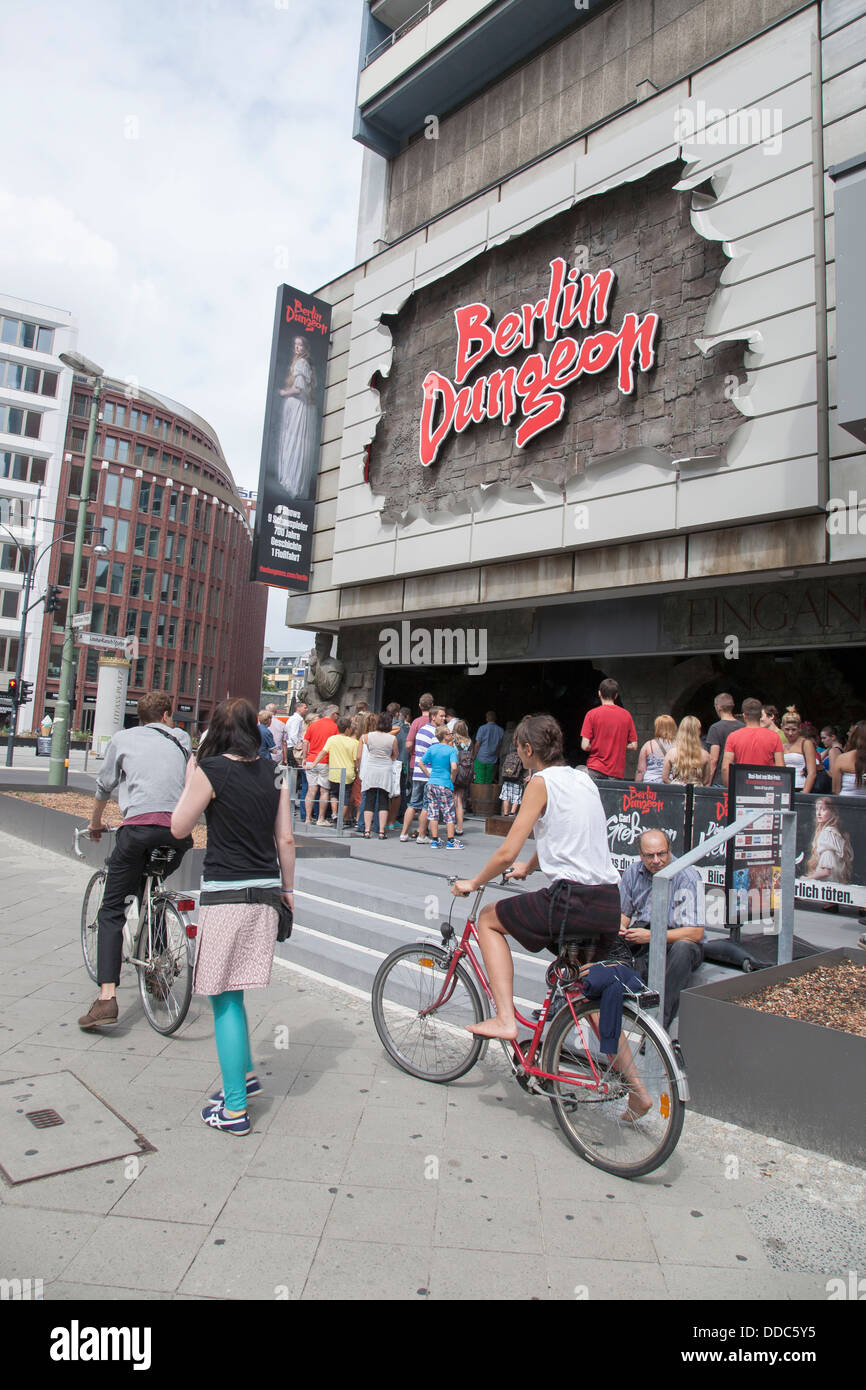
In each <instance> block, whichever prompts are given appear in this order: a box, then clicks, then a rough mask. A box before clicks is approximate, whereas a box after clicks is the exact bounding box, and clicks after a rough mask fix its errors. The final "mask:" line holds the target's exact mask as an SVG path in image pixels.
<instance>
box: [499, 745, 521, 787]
mask: <svg viewBox="0 0 866 1390" xmlns="http://www.w3.org/2000/svg"><path fill="white" fill-rule="evenodd" d="M522 772H523V763H522V762H521V761H520V754H519V753H518V751H517V749H516V748H512V750H511V752H510V753H509V754H508V755H507V756H506V759H505V762H504V763H503V764H502V771H501V773H500V776H501V778H502V780H503V782H516V781H517V779H518V777H520V776H521V774H522Z"/></svg>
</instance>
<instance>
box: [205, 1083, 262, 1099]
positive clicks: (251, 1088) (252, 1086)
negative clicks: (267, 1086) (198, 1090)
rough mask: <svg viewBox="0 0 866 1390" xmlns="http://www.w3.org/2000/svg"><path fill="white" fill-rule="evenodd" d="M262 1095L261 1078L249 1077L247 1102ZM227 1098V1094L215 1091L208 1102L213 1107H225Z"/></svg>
mask: <svg viewBox="0 0 866 1390" xmlns="http://www.w3.org/2000/svg"><path fill="white" fill-rule="evenodd" d="M261 1094H262V1083H261V1081H259V1078H258V1077H257V1076H248V1077H247V1100H251V1099H252V1098H253V1096H260V1095H261ZM225 1098H226V1093H225V1091H214V1093H213V1095H212V1096H208V1101H209V1103H210V1104H211V1105H224V1104H225Z"/></svg>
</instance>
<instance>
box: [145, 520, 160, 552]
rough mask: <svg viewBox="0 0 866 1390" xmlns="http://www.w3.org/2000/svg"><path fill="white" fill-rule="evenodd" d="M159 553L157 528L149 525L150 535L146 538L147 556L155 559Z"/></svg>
mask: <svg viewBox="0 0 866 1390" xmlns="http://www.w3.org/2000/svg"><path fill="white" fill-rule="evenodd" d="M158 554H159V530H158V528H157V527H156V526H151V528H150V535H149V536H148V538H147V558H148V560H155V559H156V557H157V555H158Z"/></svg>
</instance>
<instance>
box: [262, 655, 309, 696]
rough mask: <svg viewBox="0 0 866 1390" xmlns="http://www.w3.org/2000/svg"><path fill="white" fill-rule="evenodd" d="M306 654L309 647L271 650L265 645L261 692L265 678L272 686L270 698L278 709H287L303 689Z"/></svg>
mask: <svg viewBox="0 0 866 1390" xmlns="http://www.w3.org/2000/svg"><path fill="white" fill-rule="evenodd" d="M308 655H309V649H308V650H307V651H304V652H272V651H271V649H270V647H265V659H264V661H263V663H262V693H263V694H264V693H265V681H266V680H267V681H269V682H270V683H271V685H273V687H274V690H273V694H272V695H271V699H272V700H273V702H274V704H275V705H276V706H277V708H278V709H283V708H285V709H288V707H289V705H290V704H291V703H292V700H293V699H294V698H295V697H296V696H298V695H300V693H301V691H302V690H303V688H304V686H305V684H306V681H307V656H308Z"/></svg>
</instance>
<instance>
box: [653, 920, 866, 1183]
mask: <svg viewBox="0 0 866 1390" xmlns="http://www.w3.org/2000/svg"><path fill="white" fill-rule="evenodd" d="M846 960H852V961H855V962H856V963H857V964H858V965H862V964H864V963H866V952H864V951H861V950H858V949H857V948H856V947H851V946H846V947H843V948H842V949H840V950H836V951H823V952H821V954H819V955H815V956H809V957H808V958H806V959H804V960H798V961H792V962H791V964H789V965H775V966H771V967H770V968H769V969H767V970H760V971H758V972H757V973H755V974H750V975H739V976H736V977H735V978H732V979H728V980H719V981H717V982H716V983H715V984H711V985H703V986H701V987H699V988H698V989H690V990H684V991H683V994H682V998H681V1000H680V1028H679V1036H680V1042H681V1044H682V1048H683V1053H684V1055H685V1060H686V1071H687V1073H688V1078H689V1088H690V1090H691V1095H692V1100H691V1105H692V1108H693V1109H695V1110H697V1111H699V1112H700V1113H701V1114H703V1115H712V1116H714V1117H715V1118H716V1119H719V1120H728V1121H730V1122H732V1123H734V1124H738V1125H742V1126H743V1128H744V1129H753V1130H757V1131H758V1132H759V1133H761V1134H769V1135H772V1136H773V1137H774V1138H776V1139H783V1140H785V1142H786V1143H789V1144H798V1145H800V1146H802V1147H803V1148H806V1149H814V1150H816V1151H817V1152H819V1153H825V1154H830V1155H832V1157H834V1158H838V1159H841V1160H842V1162H844V1163H856V1164H860V1165H861V1166H864V1165H866V1103H864V1102H866V1037H859V1036H856V1035H854V1034H851V1033H842V1032H840V1031H839V1030H838V1029H836V1028H823V1027H820V1026H818V1025H817V1024H814V1023H803V1022H801V1021H800V1020H799V1019H792V1018H780V1017H778V1016H777V1015H776V1014H767V1013H761V1012H760V1011H759V1010H757V1009H746V1008H742V1007H741V1006H740V1005H739V1004H737V1003H736V1002H734V1001H736V1000H737V999H742V998H744V997H748V996H749V995H753V994H758V993H759V992H760V991H761V990H762V989H766V988H767V986H768V985H773V984H777V983H778V982H779V981H781V980H790V979H792V978H794V977H795V976H798V975H805V974H806V973H807V972H808V971H810V970H814V969H816V968H817V967H819V966H822V965H832V964H834V963H835V962H837V961H846Z"/></svg>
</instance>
